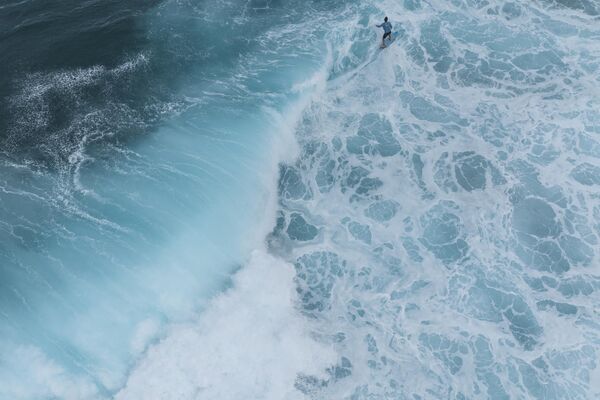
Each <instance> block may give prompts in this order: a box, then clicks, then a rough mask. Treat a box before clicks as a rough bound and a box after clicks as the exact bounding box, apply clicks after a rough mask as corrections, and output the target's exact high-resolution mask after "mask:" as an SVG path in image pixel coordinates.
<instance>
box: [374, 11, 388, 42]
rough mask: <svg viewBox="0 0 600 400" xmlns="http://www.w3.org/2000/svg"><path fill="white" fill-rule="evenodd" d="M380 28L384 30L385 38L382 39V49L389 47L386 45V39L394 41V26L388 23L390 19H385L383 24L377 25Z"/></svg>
mask: <svg viewBox="0 0 600 400" xmlns="http://www.w3.org/2000/svg"><path fill="white" fill-rule="evenodd" d="M375 26H376V27H378V28H383V38H381V48H384V47H387V46H386V45H385V38H389V39H392V24H391V23H390V22H389V21H388V17H385V18H384V19H383V24H379V25H375Z"/></svg>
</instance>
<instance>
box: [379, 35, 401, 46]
mask: <svg viewBox="0 0 600 400" xmlns="http://www.w3.org/2000/svg"><path fill="white" fill-rule="evenodd" d="M398 35H399V34H398V32H392V37H391V38H390V39H389V40H386V41H385V47H383V46H382V45H379V48H380V49H385V48H386V47H388V46H389V45H391V44H392V43H394V40H396V38H397V37H398Z"/></svg>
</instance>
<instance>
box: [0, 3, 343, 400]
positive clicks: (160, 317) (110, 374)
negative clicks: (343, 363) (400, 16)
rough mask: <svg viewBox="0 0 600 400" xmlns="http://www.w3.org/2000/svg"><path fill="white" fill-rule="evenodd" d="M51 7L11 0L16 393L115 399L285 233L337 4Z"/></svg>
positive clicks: (6, 261)
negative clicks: (289, 171)
mask: <svg viewBox="0 0 600 400" xmlns="http://www.w3.org/2000/svg"><path fill="white" fill-rule="evenodd" d="M46 3H47V2H40V1H33V0H32V1H19V2H9V3H7V4H4V5H2V6H0V16H1V20H2V21H10V24H4V22H3V24H2V28H1V29H2V31H1V34H2V36H1V39H2V40H0V43H1V46H3V49H2V50H3V54H9V55H11V58H10V62H9V63H7V64H4V63H2V64H3V65H2V70H3V71H4V72H6V74H0V75H1V76H2V78H0V79H1V80H2V82H1V87H2V95H3V97H2V102H3V103H2V106H3V107H2V110H3V113H2V115H0V121H1V122H0V123H1V124H2V127H3V128H4V129H3V130H2V136H1V137H0V142H1V144H2V151H1V152H0V320H1V322H0V398H3V399H4V398H7V399H9V398H10V399H91V398H110V397H112V396H114V395H115V393H116V392H117V391H118V390H119V389H120V388H121V387H122V386H123V385H124V384H125V383H126V381H127V375H128V374H129V371H130V370H131V368H132V367H133V366H134V365H135V361H136V359H137V358H138V357H139V356H140V355H141V354H142V353H143V352H144V351H145V350H146V349H147V347H148V345H149V344H151V343H153V342H154V341H156V340H158V339H159V338H161V337H164V336H165V335H166V332H167V331H168V327H169V326H170V324H173V323H176V322H181V323H182V322H185V321H190V320H193V319H194V318H196V316H197V313H198V311H199V310H201V309H203V307H204V306H205V302H206V300H207V299H208V298H210V297H211V296H213V295H214V294H215V293H217V292H219V291H221V290H222V289H223V288H225V287H227V286H228V285H229V284H230V282H229V276H230V274H231V273H232V271H234V270H236V269H238V268H239V267H240V265H242V264H243V263H244V262H245V260H246V259H247V258H248V257H249V254H250V250H251V249H254V248H256V247H260V244H261V243H262V242H263V239H264V237H265V235H266V234H267V232H268V231H269V230H270V228H271V225H272V220H273V218H270V217H269V215H272V213H273V211H272V210H274V207H270V208H269V207H267V205H268V204H269V203H270V202H271V201H272V199H273V198H274V197H273V196H274V195H276V190H275V188H276V176H277V171H278V170H277V162H278V160H279V159H280V158H281V157H282V155H283V154H284V153H285V151H286V149H287V148H290V146H289V145H287V144H286V141H287V138H292V136H291V135H292V131H291V130H290V126H289V125H290V123H291V122H290V121H291V120H293V118H294V117H293V115H296V114H297V111H294V110H295V107H296V106H295V104H299V103H301V102H302V101H303V100H302V99H303V98H304V97H305V96H306V89H305V88H303V87H295V86H294V83H296V82H303V81H305V80H306V79H308V78H310V77H311V76H313V74H315V73H316V72H318V71H319V70H320V69H321V62H322V60H323V59H325V58H326V54H327V49H326V46H325V45H324V42H323V40H322V37H323V33H322V32H320V31H319V30H318V29H317V28H319V26H320V23H319V18H322V17H320V15H321V14H323V13H325V12H328V11H329V10H331V9H334V8H333V7H331V6H328V5H323V6H321V5H319V4H315V5H314V6H312V8H311V9H312V10H313V11H311V13H312V14H311V13H308V12H303V13H299V12H296V11H294V10H295V9H299V6H298V3H297V2H295V1H281V2H261V1H257V2H249V3H248V2H229V3H225V2H221V1H211V0H206V1H200V2H198V1H189V2H187V1H165V2H160V3H159V2H154V3H152V2H145V1H144V2H141V1H130V2H122V1H114V2H110V1H109V2H105V1H102V2H100V1H87V2H80V1H77V2H74V1H73V2H65V3H64V4H62V5H59V4H53V5H49V4H46ZM142 3H143V4H142ZM302 4H303V7H311V5H310V4H309V3H305V2H302ZM309 18H311V19H309ZM302 24H304V25H306V26H307V29H304V30H302V32H303V33H302V34H298V33H297V32H295V31H293V30H291V29H290V26H292V25H293V26H296V27H298V29H301V27H302ZM19 44H20V45H21V46H23V45H25V44H27V46H28V47H29V46H30V47H31V48H30V49H29V48H28V49H27V50H24V49H23V47H19ZM36 46H37V47H36ZM286 132H287V133H286ZM291 148H293V146H291ZM270 210H271V211H270ZM153 397H154V396H150V398H153ZM154 398H155V397H154Z"/></svg>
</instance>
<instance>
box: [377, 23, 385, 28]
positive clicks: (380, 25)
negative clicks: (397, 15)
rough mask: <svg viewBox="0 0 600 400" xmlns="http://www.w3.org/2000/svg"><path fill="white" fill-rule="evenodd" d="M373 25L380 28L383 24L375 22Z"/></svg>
mask: <svg viewBox="0 0 600 400" xmlns="http://www.w3.org/2000/svg"><path fill="white" fill-rule="evenodd" d="M375 26H376V27H378V28H381V27H382V26H383V24H379V25H377V24H375Z"/></svg>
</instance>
